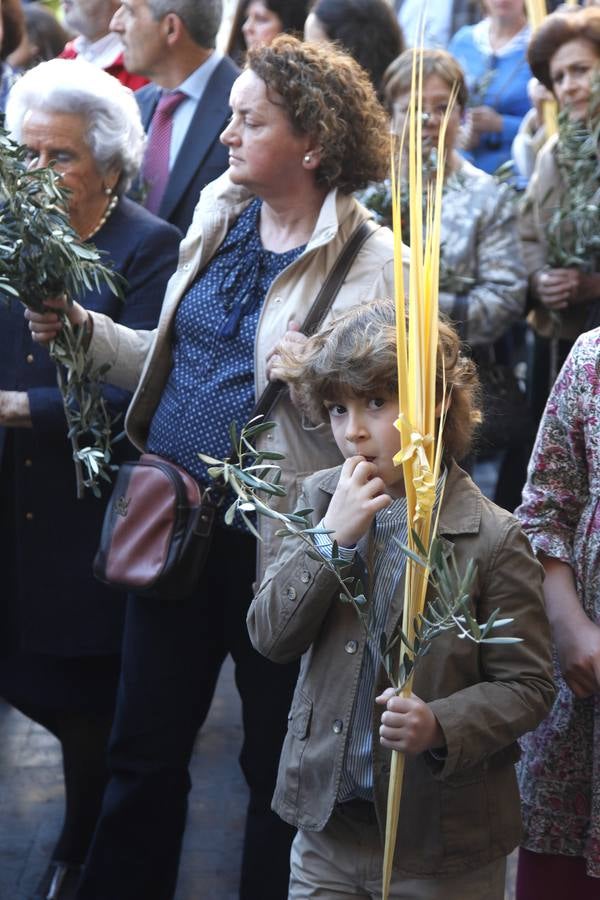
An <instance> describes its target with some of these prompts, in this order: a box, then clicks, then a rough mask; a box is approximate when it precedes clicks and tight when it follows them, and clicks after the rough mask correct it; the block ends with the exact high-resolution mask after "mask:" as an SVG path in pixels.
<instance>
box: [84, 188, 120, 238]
mask: <svg viewBox="0 0 600 900" xmlns="http://www.w3.org/2000/svg"><path fill="white" fill-rule="evenodd" d="M118 202H119V198H118V197H117V195H116V194H113V195H112V197H111V198H110V202H109V204H108V206H107V207H106V209H105V210H104V212H103V214H102V216H101V217H100V221H99V222H98V223H97V225H95V226H94V228H92V230H91V231H90V233H89V234H88V235H86V236H85V237H84V239H83V241H84V243H87V242H88V241H91V239H92V238H93V237H94V235H96V234H98V232H99V231H100V229H101V228H102V226H103V225H104V224H105V222H106V220H107V219H108V218H109V217H110V215H111V213H112V211H113V210H114V208H115V206H116V205H117V203H118Z"/></svg>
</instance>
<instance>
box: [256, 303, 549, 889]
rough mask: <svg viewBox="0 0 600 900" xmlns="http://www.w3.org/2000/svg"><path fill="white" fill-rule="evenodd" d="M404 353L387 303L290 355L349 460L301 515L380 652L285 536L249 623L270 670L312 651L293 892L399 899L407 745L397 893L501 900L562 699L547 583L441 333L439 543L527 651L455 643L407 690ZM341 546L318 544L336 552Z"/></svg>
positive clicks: (314, 479) (451, 338)
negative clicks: (394, 678)
mask: <svg viewBox="0 0 600 900" xmlns="http://www.w3.org/2000/svg"><path fill="white" fill-rule="evenodd" d="M395 346H396V337H395V325H394V307H393V304H391V303H389V302H385V301H378V302H375V303H371V304H365V305H362V306H360V307H356V308H354V309H352V310H350V311H349V312H348V313H346V314H345V315H344V316H342V317H341V318H340V319H338V320H337V321H336V322H334V323H333V324H332V325H330V326H329V327H328V328H326V329H325V330H323V331H322V332H320V333H319V334H318V335H316V336H315V337H313V338H310V339H309V340H308V341H307V342H306V343H305V344H304V345H303V346H302V349H301V351H300V352H298V350H296V356H293V355H292V354H291V353H287V354H285V353H284V354H283V357H282V367H283V370H284V371H285V377H286V379H287V380H288V382H289V383H290V385H291V388H292V390H293V393H294V396H295V400H296V402H297V404H298V406H299V407H300V409H301V410H302V411H303V412H304V413H305V414H307V415H308V417H309V418H310V419H311V420H312V421H313V422H314V421H321V422H323V421H327V420H328V421H329V422H330V424H331V427H332V430H333V434H334V438H335V440H336V443H337V445H338V447H339V449H340V451H341V452H342V454H343V455H344V457H345V458H346V462H345V463H344V464H343V465H342V466H341V467H337V468H336V469H329V470H327V471H324V472H317V473H316V474H315V475H312V476H311V477H309V478H308V479H307V480H306V481H305V484H304V496H303V499H302V501H301V505H302V506H304V507H310V508H312V509H313V510H314V515H313V519H314V522H315V523H317V522H322V524H323V525H324V526H325V528H327V529H330V530H331V531H332V532H333V534H332V535H331V539H335V540H337V542H338V544H339V546H340V555H345V557H346V558H347V559H348V566H349V570H348V573H347V574H350V572H351V571H352V570H354V571H355V572H356V573H358V574H362V577H363V580H364V582H365V584H366V585H367V596H368V602H369V603H370V604H371V606H372V610H371V614H372V618H373V622H374V625H373V629H372V631H373V634H374V635H375V636H376V637H377V640H375V639H373V640H370V639H369V640H367V639H366V637H365V634H364V632H363V631H362V629H361V626H360V623H359V620H358V617H357V616H356V613H355V611H354V609H353V607H352V606H351V604H348V603H342V602H340V600H339V587H338V584H337V581H336V579H335V577H334V576H333V575H332V573H331V572H330V571H329V569H328V568H327V567H326V566H325V564H324V563H323V562H320V561H318V560H315V559H313V558H312V556H311V555H310V554H309V553H307V550H306V547H305V546H304V545H303V544H302V543H300V542H295V541H294V540H293V539H290V540H287V541H285V542H284V543H283V545H282V548H281V552H280V555H279V557H278V559H277V561H276V562H275V563H274V564H273V565H272V566H271V567H270V568H269V569H268V570H267V573H266V577H265V580H264V582H263V584H262V585H261V588H260V590H259V592H258V594H257V596H256V597H255V600H254V602H253V604H252V607H251V609H250V612H249V616H248V626H249V630H250V636H251V639H252V641H253V643H254V645H255V646H256V647H257V649H258V650H260V652H261V653H263V654H264V655H265V656H267V657H268V658H269V659H272V660H275V661H278V662H287V661H289V660H292V659H295V658H297V657H299V656H302V664H301V671H300V677H299V681H298V685H297V688H296V693H295V695H294V700H293V703H292V708H291V712H290V715H289V729H288V735H287V738H286V742H285V744H284V748H283V752H282V756H281V761H280V767H279V777H278V782H277V788H276V791H275V796H274V799H273V808H274V809H275V811H276V812H277V813H278V814H279V815H280V816H281V817H282V818H283V819H285V820H286V821H287V822H289V823H291V824H292V825H295V826H296V827H297V828H298V829H299V831H298V835H297V837H296V839H295V841H294V845H293V848H292V858H291V860H292V875H291V881H290V892H289V897H290V898H291V900H300V898H302V900H304V898H331V897H340V898H342V897H380V896H381V868H382V855H383V852H382V847H383V841H382V833H383V829H384V826H385V810H386V802H387V787H388V775H389V769H390V758H391V751H392V750H400V751H402V752H404V753H406V754H407V760H406V774H405V780H404V789H403V795H402V805H401V809H400V822H399V829H398V839H397V846H396V855H395V872H394V879H393V883H392V890H391V894H390V896H392V897H394V898H406V900H408V898H410V900H414V898H425V897H426V898H435V900H470V898H473V900H502V898H503V896H504V875H505V859H506V855H507V854H508V853H509V852H510V851H511V850H512V849H513V848H514V847H515V846H516V845H517V843H518V841H519V837H520V810H519V797H518V792H517V787H516V779H515V774H514V765H513V764H514V762H515V760H516V759H517V758H518V746H517V744H516V740H517V738H518V737H519V736H520V735H522V734H523V733H525V732H526V731H529V730H531V729H532V728H534V727H535V726H536V724H537V723H538V722H539V721H541V719H542V718H543V717H544V715H545V714H546V713H547V711H548V709H549V708H550V705H551V703H552V699H553V685H552V676H551V664H550V649H549V635H548V624H547V621H546V618H545V614H544V611H543V605H542V589H541V569H540V566H539V564H538V563H537V562H536V561H535V559H534V558H533V555H532V554H531V551H530V548H529V545H528V543H527V540H526V539H525V538H524V536H523V534H522V533H521V531H520V528H519V525H518V523H517V522H516V520H515V519H514V518H513V517H512V516H511V515H509V514H508V513H506V512H504V511H503V510H501V509H499V508H497V507H496V506H494V504H492V503H491V502H490V501H488V500H486V499H485V498H484V497H483V496H482V494H481V493H480V491H479V489H478V488H477V487H476V486H475V485H474V484H473V482H472V481H471V480H470V478H469V477H468V476H467V475H466V474H465V473H464V472H463V471H462V470H461V469H459V468H458V466H457V465H456V463H455V462H454V461H453V458H454V457H458V458H460V457H462V456H464V455H465V453H466V452H467V451H468V449H469V446H470V441H471V436H472V432H473V428H474V425H475V423H476V421H477V419H478V414H477V410H476V408H475V403H474V396H475V391H476V376H475V374H474V370H473V365H472V363H471V362H470V361H469V360H467V359H466V358H465V357H463V356H462V355H461V353H460V347H459V341H458V338H457V336H456V334H455V333H454V332H453V331H452V330H451V329H450V328H449V327H448V326H446V325H444V324H441V325H440V340H439V354H438V355H439V358H440V364H439V366H438V368H439V376H438V402H439V403H440V404H441V403H442V402H444V398H443V397H442V379H441V358H442V357H443V359H444V368H445V378H446V385H447V389H448V393H447V395H446V396H447V397H449V398H450V404H449V408H448V413H447V418H446V423H445V428H444V447H445V472H444V475H443V478H442V479H440V481H442V480H445V484H444V491H443V498H442V500H441V511H440V521H439V528H438V534H439V535H440V536H443V538H444V539H446V541H447V542H448V547H449V549H453V550H454V554H455V557H456V561H457V564H458V567H459V571H461V572H463V571H464V569H465V566H466V564H467V561H468V560H469V559H470V558H473V559H474V560H475V562H476V564H477V577H476V583H475V588H474V592H473V593H474V596H473V598H472V600H473V606H474V610H475V614H476V618H477V619H478V621H480V622H483V621H487V619H488V618H489V615H490V614H491V612H492V611H493V610H494V609H495V608H496V607H500V609H501V611H502V615H503V616H507V617H510V616H513V617H514V619H515V621H514V623H513V624H512V625H511V626H510V629H505V630H504V631H503V634H505V635H506V634H508V633H512V634H514V635H518V636H519V637H521V638H523V642H522V643H516V644H509V645H503V644H490V645H477V644H475V643H473V642H472V641H469V640H458V638H457V637H456V634H455V633H453V632H449V633H445V634H443V635H442V636H441V637H438V638H436V639H435V641H434V643H433V645H432V647H431V650H430V652H429V653H428V654H427V656H425V657H424V658H422V659H421V660H420V661H419V663H418V667H417V669H416V674H415V680H414V694H413V695H412V696H411V697H409V698H407V699H404V698H401V697H396V696H394V693H393V690H392V689H390V688H389V683H388V682H387V681H386V678H385V675H384V671H383V668H382V666H381V665H380V663H379V660H378V650H377V645H378V636H379V634H380V632H382V631H385V633H386V634H387V635H388V636H389V635H390V634H391V633H392V632H393V631H394V629H395V628H396V627H397V625H398V624H399V622H400V620H401V616H402V600H403V577H402V576H403V571H404V556H403V553H402V551H401V549H400V547H399V546H398V543H397V542H396V541H395V540H394V539H393V537H394V536H396V537H398V538H399V539H400V540H401V541H405V539H406V532H407V525H406V505H405V501H404V491H403V481H402V470H401V469H400V468H395V467H394V466H393V464H392V462H391V460H392V456H393V454H394V453H395V452H397V450H398V449H399V434H398V432H397V430H396V429H395V427H394V425H393V422H394V420H395V419H396V418H397V415H398V397H397V383H396V375H395V373H396V356H395ZM446 402H447V401H446ZM438 487H440V486H438ZM440 493H441V492H440V491H438V496H439V495H440ZM331 539H324V538H323V537H319V536H317V537H316V538H315V543H316V545H317V546H318V548H319V551H320V553H321V555H323V556H326V555H327V554H328V553H329V554H330V553H331ZM266 702H268V698H266Z"/></svg>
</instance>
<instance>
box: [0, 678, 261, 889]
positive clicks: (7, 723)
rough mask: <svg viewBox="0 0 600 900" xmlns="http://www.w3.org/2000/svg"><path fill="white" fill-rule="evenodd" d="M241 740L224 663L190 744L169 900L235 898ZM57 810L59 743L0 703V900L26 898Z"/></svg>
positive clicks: (58, 818) (242, 795) (243, 799)
mask: <svg viewBox="0 0 600 900" xmlns="http://www.w3.org/2000/svg"><path fill="white" fill-rule="evenodd" d="M241 742H242V726H241V714H240V703H239V698H238V695H237V691H236V689H235V686H234V683H233V669H232V666H231V663H230V661H228V662H227V664H226V665H225V666H224V668H223V672H222V674H221V679H220V681H219V685H218V688H217V694H216V697H215V700H214V703H213V706H212V709H211V711H210V715H209V717H208V719H207V721H206V723H205V726H204V728H203V729H202V732H201V733H200V735H199V736H198V739H197V742H196V749H195V752H194V758H193V763H192V781H193V785H194V787H193V789H192V793H191V795H190V806H189V816H188V827H187V830H186V836H185V840H184V848H183V861H182V866H181V872H180V877H179V883H178V887H177V894H176V898H175V900H237V895H238V894H237V886H238V879H239V867H240V858H241V849H242V838H243V826H244V817H245V808H246V803H247V792H246V785H245V782H244V779H243V776H242V774H241V771H240V768H239V765H238V761H237V757H238V754H239V751H240V747H241ZM62 813H63V807H62V772H61V764H60V754H59V745H58V741H56V739H55V738H54V737H52V735H50V734H48V732H46V731H45V730H44V729H43V728H41V727H39V726H38V725H35V724H33V723H32V722H30V721H29V719H26V718H25V717H24V716H22V715H21V714H20V713H18V712H16V711H15V710H13V709H11V708H10V707H9V706H6V705H5V704H3V703H2V702H1V701H0V900H30V898H31V897H32V896H33V893H34V891H35V889H36V888H37V886H38V883H39V882H40V879H41V878H42V876H43V874H44V872H45V869H46V866H47V864H48V860H49V857H50V853H51V851H52V847H53V846H54V843H55V842H56V839H57V837H58V833H59V831H60V827H61V824H62ZM107 900H108V898H107ZM257 900H258V898H257Z"/></svg>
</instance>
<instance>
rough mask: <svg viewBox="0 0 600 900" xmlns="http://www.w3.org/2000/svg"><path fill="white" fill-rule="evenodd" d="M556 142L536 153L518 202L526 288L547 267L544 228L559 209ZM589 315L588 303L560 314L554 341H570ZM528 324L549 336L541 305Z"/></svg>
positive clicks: (549, 319) (549, 320)
mask: <svg viewBox="0 0 600 900" xmlns="http://www.w3.org/2000/svg"><path fill="white" fill-rule="evenodd" d="M557 141H558V137H557V136H556V135H555V136H554V137H551V138H550V139H549V140H548V141H547V142H546V143H545V144H544V146H543V147H542V149H541V150H540V152H539V153H538V156H537V160H536V164H535V169H534V171H533V175H532V176H531V179H530V181H529V185H528V187H527V191H526V192H525V196H524V197H523V200H522V201H521V210H520V215H519V237H520V238H521V246H522V248H523V260H524V262H525V268H526V270H527V275H528V276H529V283H530V284H531V281H532V279H533V276H534V275H535V274H536V272H539V271H540V269H543V268H544V267H545V266H547V265H548V242H547V240H546V225H547V224H548V222H549V220H550V218H551V216H552V214H553V213H554V211H555V210H556V209H557V208H558V207H559V206H560V200H561V195H562V193H563V191H564V189H565V188H564V184H563V182H562V179H561V177H560V173H559V171H558V166H557V164H556V159H555V155H554V154H555V147H556V143H557ZM589 311H590V308H589V304H588V303H581V304H577V305H575V306H569V307H568V308H567V309H564V310H561V313H560V331H559V333H558V335H557V337H559V338H562V339H563V340H568V341H574V340H575V338H576V337H578V336H579V335H580V334H581V332H582V331H584V330H585V323H586V320H587V318H588V315H589ZM528 320H529V323H530V325H531V326H532V328H533V329H534V330H535V331H536V332H537V333H538V334H540V335H542V336H543V337H550V336H552V335H553V331H554V325H553V319H552V317H551V316H550V313H549V311H548V310H547V309H546V308H545V307H544V306H542V305H541V304H539V305H538V306H536V307H535V308H534V309H533V310H532V311H531V312H530V314H529V317H528Z"/></svg>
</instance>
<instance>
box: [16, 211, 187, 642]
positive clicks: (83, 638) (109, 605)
mask: <svg viewBox="0 0 600 900" xmlns="http://www.w3.org/2000/svg"><path fill="white" fill-rule="evenodd" d="M180 239H181V234H180V232H179V231H178V230H177V229H176V228H174V227H173V226H172V225H169V224H167V223H166V222H163V221H161V220H160V219H158V218H156V216H153V215H151V214H150V213H148V212H147V211H146V210H145V209H142V208H141V207H139V206H138V205H137V204H135V203H133V202H132V201H131V200H128V199H122V200H121V202H120V203H119V205H118V206H117V207H116V209H115V210H114V212H113V214H112V215H111V216H110V218H109V219H108V221H107V222H106V224H105V225H104V226H103V228H102V229H101V230H100V231H99V232H98V234H97V235H96V236H95V238H94V242H95V244H96V246H97V247H98V248H99V249H101V250H103V251H105V253H106V257H105V261H106V262H107V263H108V264H110V265H112V266H113V268H114V269H115V270H116V271H117V272H120V273H121V274H122V275H124V276H125V278H126V279H127V282H128V287H127V288H126V292H125V302H122V301H121V300H119V299H118V298H117V297H115V296H114V295H113V294H112V293H111V292H110V291H109V289H108V288H103V289H102V291H100V292H96V291H93V292H88V293H86V294H85V295H84V296H83V297H82V298H80V299H81V302H82V303H83V305H84V306H86V307H88V308H90V309H94V310H98V311H101V312H104V313H106V314H107V315H109V316H110V317H111V318H113V319H115V320H116V321H118V322H122V323H123V324H126V325H129V326H131V327H133V328H153V327H154V325H155V324H156V321H157V319H158V315H159V312H160V308H161V304H162V299H163V295H164V292H165V287H166V284H167V280H168V278H169V277H170V275H171V273H172V272H173V271H174V270H175V268H176V266H177V253H178V245H179V241H180ZM0 389H1V390H11V391H27V393H28V396H29V402H30V406H31V417H32V422H33V427H32V428H15V429H8V428H6V429H5V428H1V427H0V501H1V502H0V561H1V568H2V572H3V589H2V591H1V592H0V630H1V631H2V632H3V633H4V634H5V635H6V630H7V627H8V623H11V622H12V624H13V632H14V633H13V637H14V638H16V639H17V640H18V641H20V644H19V645H20V647H21V648H22V649H25V650H28V651H33V652H36V653H44V654H51V655H55V656H62V657H69V656H83V655H88V654H89V655H96V654H107V653H114V652H116V651H118V649H119V647H120V640H121V627H122V618H123V611H124V603H123V597H122V596H120V595H119V594H117V593H115V592H113V591H111V590H110V589H108V588H106V587H104V586H103V585H101V584H100V583H99V582H97V581H96V580H95V579H94V577H93V575H92V571H91V564H92V559H93V556H94V554H95V552H96V549H97V545H98V537H99V534H100V526H101V523H102V518H103V514H104V507H105V503H106V496H105V499H104V500H102V501H99V500H97V499H95V498H94V497H91V496H90V497H86V498H84V499H83V500H77V499H76V495H75V480H74V469H73V462H72V459H71V450H70V445H69V443H68V441H67V437H66V423H65V417H64V412H63V407H62V399H61V395H60V393H59V390H58V388H57V386H56V371H55V366H54V363H53V362H52V361H51V360H50V358H49V355H48V352H47V351H46V350H45V349H44V348H42V347H40V346H37V345H35V344H34V343H33V342H32V340H31V336H30V333H29V330H28V328H27V327H26V322H25V319H24V317H23V308H22V306H21V304H20V303H18V302H17V301H13V303H12V306H11V308H6V307H5V306H4V305H3V304H1V303H0ZM105 396H106V399H107V401H108V403H109V406H110V409H111V411H112V412H114V413H115V414H116V413H117V412H120V413H121V414H123V413H124V412H125V410H126V408H127V405H128V403H129V399H130V395H129V394H128V393H127V392H125V391H121V390H119V389H117V388H113V387H107V388H106V389H105ZM121 429H122V420H121V423H119V425H118V426H117V430H118V431H120V430H121ZM117 447H118V450H117V454H116V455H117V457H118V458H121V459H122V458H123V457H130V458H131V457H132V456H133V455H134V450H133V448H132V447H131V445H130V444H129V443H128V442H122V443H121V444H119V445H117ZM109 492H110V491H108V493H109ZM106 493H107V492H105V494H106ZM9 586H10V587H9Z"/></svg>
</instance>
